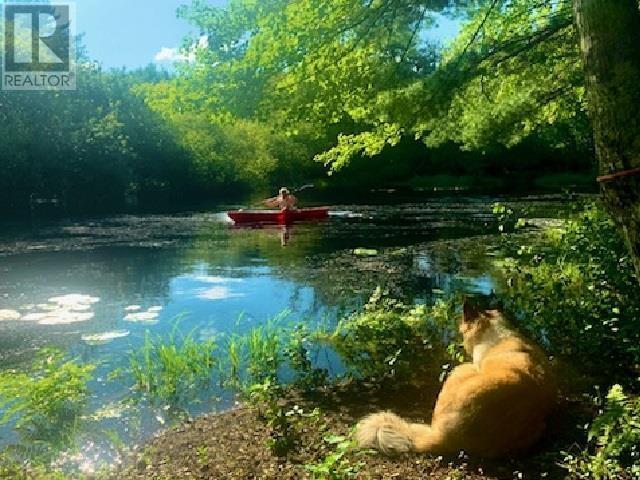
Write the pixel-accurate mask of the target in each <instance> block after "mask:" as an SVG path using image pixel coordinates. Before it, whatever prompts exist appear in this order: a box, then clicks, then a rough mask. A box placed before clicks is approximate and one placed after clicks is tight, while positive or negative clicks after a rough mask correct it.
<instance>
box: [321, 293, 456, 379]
mask: <svg viewBox="0 0 640 480" xmlns="http://www.w3.org/2000/svg"><path fill="white" fill-rule="evenodd" d="M454 325H455V309H454V301H453V299H449V300H440V301H438V302H437V303H436V304H435V305H434V306H433V307H427V306H425V305H405V304H403V303H401V302H399V301H397V300H393V299H389V298H386V297H385V296H384V294H383V292H382V291H381V290H380V289H379V288H378V289H377V290H376V292H375V293H374V294H373V296H372V297H371V299H370V300H369V302H368V303H367V305H365V307H364V310H363V311H362V312H357V313H354V314H352V315H351V316H349V317H347V318H345V319H343V320H341V321H340V322H339V324H338V326H337V327H336V329H335V331H334V332H331V333H329V334H327V335H325V340H326V341H327V342H328V343H329V344H330V345H331V346H332V347H333V348H334V349H335V350H336V351H337V352H338V353H339V354H340V356H341V357H342V358H343V360H344V361H345V362H346V363H347V364H348V365H350V366H351V367H352V368H354V370H355V372H356V373H357V374H359V375H362V376H364V377H372V378H380V377H384V376H388V375H394V376H395V375H401V376H402V375H407V374H409V373H410V372H411V371H412V370H413V368H412V366H415V356H416V354H419V353H421V352H426V351H429V350H431V349H432V348H433V347H434V346H436V345H439V346H441V345H444V344H446V343H448V341H450V340H451V338H452V337H453V332H454V331H455V326H454Z"/></svg>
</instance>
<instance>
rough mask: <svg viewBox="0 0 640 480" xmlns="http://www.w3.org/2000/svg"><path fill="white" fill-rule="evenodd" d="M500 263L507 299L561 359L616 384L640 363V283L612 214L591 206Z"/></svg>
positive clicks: (520, 319) (524, 324)
mask: <svg viewBox="0 0 640 480" xmlns="http://www.w3.org/2000/svg"><path fill="white" fill-rule="evenodd" d="M512 247H513V248H512V249H511V256H509V257H508V258H506V259H505V260H502V261H501V262H499V267H500V270H501V271H502V275H503V276H504V277H505V280H506V282H505V283H506V289H505V291H504V295H503V299H504V300H505V303H506V306H507V308H508V310H510V311H511V312H512V313H514V316H515V317H516V319H517V320H518V323H519V324H520V325H521V326H522V327H523V328H525V329H527V330H528V331H529V332H530V333H532V334H533V335H535V336H536V337H537V338H538V340H539V341H541V342H542V343H543V344H545V345H546V346H547V348H548V349H549V350H550V351H551V352H552V353H555V354H560V355H564V356H567V357H570V358H571V361H572V362H574V363H576V364H578V363H579V364H581V365H583V366H584V367H586V368H587V369H588V370H589V371H590V372H591V373H594V374H601V375H602V376H603V377H605V380H606V381H607V382H608V384H609V385H610V384H611V383H613V382H615V381H620V382H627V384H628V381H629V379H631V378H634V376H633V375H631V374H630V373H631V372H630V368H631V367H632V366H633V365H636V364H638V363H640V329H638V328H637V319H638V318H640V302H639V301H638V280H637V279H636V278H635V275H634V271H633V266H632V263H631V260H630V258H629V256H628V255H627V250H626V248H625V246H624V244H623V242H622V240H621V238H620V236H619V235H618V233H617V232H616V230H615V227H614V225H613V223H612V222H611V220H610V219H609V217H608V216H607V215H606V213H605V212H604V211H603V210H602V208H601V207H599V206H589V207H588V208H587V209H586V210H584V211H583V212H581V213H579V214H578V215H577V216H575V217H574V218H572V219H570V220H568V221H567V222H566V223H565V225H564V226H563V227H561V228H557V227H555V228H547V229H546V230H545V231H544V232H543V234H542V235H541V236H539V237H538V238H537V239H536V238H534V239H533V240H532V241H531V243H530V244H529V245H515V246H513V245H512Z"/></svg>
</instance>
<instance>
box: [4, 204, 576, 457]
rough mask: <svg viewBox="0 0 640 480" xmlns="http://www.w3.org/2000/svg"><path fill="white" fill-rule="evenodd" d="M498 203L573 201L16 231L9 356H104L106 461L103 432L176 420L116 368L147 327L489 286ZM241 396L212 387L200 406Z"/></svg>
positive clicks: (541, 209) (322, 310)
mask: <svg viewBox="0 0 640 480" xmlns="http://www.w3.org/2000/svg"><path fill="white" fill-rule="evenodd" d="M495 201H501V202H507V203H509V205H515V206H516V207H518V208H521V209H523V211H525V212H526V215H527V216H529V217H535V218H555V217H557V216H559V215H562V212H564V211H566V209H567V203H565V201H564V200H563V199H562V198H561V197H548V196H547V197H535V196H532V197H528V198H517V199H516V198H509V199H505V198H499V199H496V198H489V197H455V198H454V197H433V198H427V199H425V198H424V197H423V198H421V199H418V200H416V199H410V200H408V201H399V202H390V201H386V202H385V204H384V205H339V206H336V207H335V208H333V211H332V214H331V217H330V218H329V219H328V220H326V221H322V222H317V223H308V224H298V225H294V226H291V227H287V228H283V227H276V226H273V227H264V228H256V227H247V228H239V227H235V226H234V225H233V224H232V223H231V222H230V221H229V219H228V218H227V217H226V215H225V214H224V210H225V208H220V210H219V211H218V212H205V213H203V212H198V213H187V214H174V215H146V216H132V215H123V216H113V217H107V218H90V219H80V220H64V221H57V222H51V223H39V224H34V225H32V226H31V227H29V228H23V227H22V228H21V227H15V226H14V227H4V228H2V230H1V233H0V365H1V366H2V368H17V369H20V368H24V366H25V365H28V364H29V363H30V361H31V360H32V359H33V357H34V354H35V353H36V352H37V351H38V350H39V349H41V348H43V347H56V348H60V349H62V350H64V351H66V352H69V353H70V354H71V355H73V356H75V357H77V358H79V359H81V360H82V361H87V362H93V363H97V364H98V365H99V366H98V368H97V370H96V372H95V379H94V381H92V382H91V385H90V387H91V392H92V397H91V402H90V406H89V408H90V411H91V412H96V411H98V412H99V414H98V415H97V416H98V417H99V418H98V420H97V421H95V422H93V423H92V427H91V429H92V430H91V431H90V432H88V433H87V434H86V435H85V440H83V442H84V443H83V452H82V455H80V456H76V457H74V458H73V460H74V461H76V462H79V463H80V464H83V463H84V464H90V465H93V463H95V462H96V461H99V460H104V459H106V458H108V456H109V455H110V454H109V453H108V450H109V449H108V448H107V447H106V444H107V443H108V442H107V440H105V436H104V435H101V434H100V432H105V431H109V432H115V433H116V434H117V435H118V436H119V437H120V438H121V439H122V440H123V441H124V442H125V443H135V442H140V441H142V440H143V439H144V438H145V437H146V436H148V435H150V434H152V433H153V432H155V431H157V430H159V429H161V428H164V427H166V426H167V424H168V423H169V422H170V421H171V418H170V414H169V412H168V411H167V408H166V406H162V405H156V406H151V405H147V404H145V403H140V404H138V405H137V406H136V407H135V408H133V407H132V406H131V405H130V404H129V403H122V400H123V399H126V398H127V397H128V396H129V395H130V394H131V391H130V386H131V382H130V381H127V378H126V376H125V378H121V379H119V380H117V381H114V380H111V379H109V377H108V374H109V372H111V371H113V370H115V369H119V368H120V369H125V368H126V367H127V365H128V358H129V354H130V352H132V351H135V350H136V348H139V347H140V345H141V343H142V342H143V339H144V336H145V332H151V333H152V334H154V335H160V336H164V337H167V336H169V335H170V334H171V332H172V331H174V329H176V328H179V329H180V330H181V331H184V332H192V333H193V335H194V336H195V337H196V338H199V339H207V338H216V337H219V336H221V335H224V334H229V333H241V332H244V331H247V330H248V329H250V328H252V327H254V326H256V325H260V324H264V323H265V322H267V321H268V320H269V319H271V318H273V317H276V316H278V315H280V318H281V320H282V319H285V321H291V322H304V323H308V324H312V325H313V324H315V323H318V322H328V323H333V322H336V320H337V319H338V318H339V317H340V316H341V315H343V314H345V313H347V312H350V311H353V310H354V309H356V308H358V307H359V306H360V305H362V304H363V303H364V302H365V301H366V300H367V299H368V297H369V296H370V295H371V293H372V292H373V291H374V289H375V288H376V287H377V286H382V287H384V288H386V289H388V290H389V291H390V293H391V294H392V295H395V296H399V297H402V298H404V299H405V300H407V301H418V302H429V301H430V300H431V299H432V297H433V296H434V295H438V294H441V293H442V292H446V291H447V290H450V289H452V288H464V289H467V290H473V291H481V292H485V293H489V292H490V291H491V290H492V289H493V288H495V285H494V282H493V280H492V277H491V272H490V263H491V262H490V260H491V251H492V248H493V247H494V245H495V244H496V243H497V241H498V236H497V235H496V232H497V228H496V224H495V223H494V222H493V216H492V213H491V205H492V204H493V202H495ZM282 312H285V313H282ZM176 325H178V326H177V327H176ZM317 361H318V362H319V363H322V362H324V365H323V366H325V367H327V368H329V369H332V371H333V373H338V372H339V370H340V368H341V366H340V361H339V359H337V358H335V357H334V356H332V355H326V356H324V357H323V359H318V360H317ZM233 402H234V398H233V395H232V394H231V393H230V392H228V391H224V390H220V389H218V388H211V389H209V390H208V391H206V392H203V393H202V395H200V397H199V402H194V403H193V404H192V405H189V406H188V413H189V414H192V415H195V414H198V413H201V412H204V411H211V410H215V409H224V408H229V407H230V406H231V405H233ZM134 417H135V419H134ZM13 441H15V436H14V434H13V433H12V431H11V425H5V426H0V447H1V446H2V445H3V444H4V445H6V444H7V443H11V442H13Z"/></svg>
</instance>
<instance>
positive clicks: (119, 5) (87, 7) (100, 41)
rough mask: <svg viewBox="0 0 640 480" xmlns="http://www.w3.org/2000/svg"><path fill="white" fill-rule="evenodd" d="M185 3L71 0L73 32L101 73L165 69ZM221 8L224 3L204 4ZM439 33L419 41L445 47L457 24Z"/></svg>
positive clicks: (446, 23)
mask: <svg viewBox="0 0 640 480" xmlns="http://www.w3.org/2000/svg"><path fill="white" fill-rule="evenodd" d="M184 3H190V0H76V11H77V27H78V28H77V31H78V32H79V33H84V38H83V42H84V44H85V46H86V48H87V51H88V54H89V57H90V58H91V59H93V60H97V61H98V62H100V63H102V65H103V66H104V67H106V68H119V67H126V68H128V69H133V68H137V67H142V66H145V65H147V64H149V63H152V62H155V63H158V64H159V65H163V66H167V67H169V66H171V64H172V63H173V60H175V58H176V56H177V54H178V52H177V48H178V47H179V46H180V44H181V42H182V39H183V38H184V37H185V36H186V35H187V34H189V33H190V32H191V26H190V25H189V24H188V23H187V22H185V21H184V20H179V19H178V18H176V9H177V8H178V7H179V6H180V5H182V4H184ZM209 3H210V4H212V5H218V6H222V5H224V4H225V3H226V0H209ZM438 24H439V28H437V29H435V30H433V31H431V32H429V33H428V34H427V35H425V36H426V37H428V38H431V39H436V40H441V41H446V40H448V39H450V38H452V37H453V36H455V34H456V32H457V30H458V22H455V21H452V20H449V19H447V18H445V17H438Z"/></svg>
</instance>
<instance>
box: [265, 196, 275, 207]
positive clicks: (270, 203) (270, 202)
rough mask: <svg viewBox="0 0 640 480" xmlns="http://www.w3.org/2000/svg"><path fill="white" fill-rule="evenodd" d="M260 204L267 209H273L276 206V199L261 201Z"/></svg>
mask: <svg viewBox="0 0 640 480" xmlns="http://www.w3.org/2000/svg"><path fill="white" fill-rule="evenodd" d="M262 204H263V205H265V206H267V207H271V208H275V207H277V206H278V197H271V198H267V199H265V200H263V201H262Z"/></svg>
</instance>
